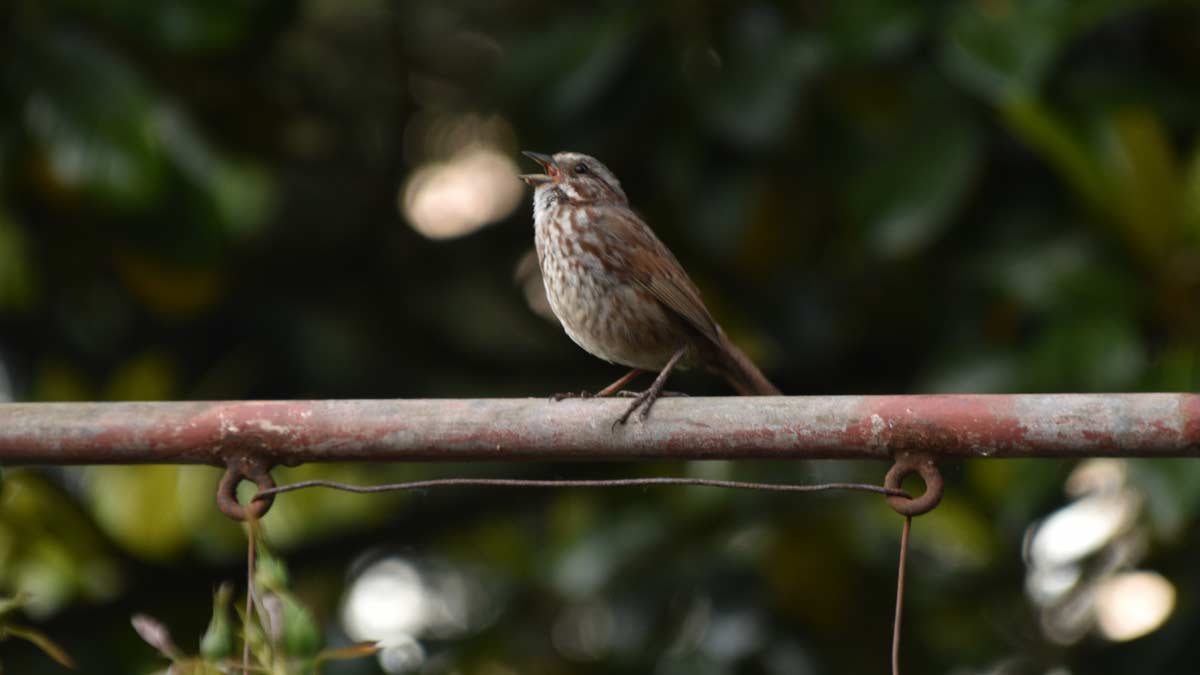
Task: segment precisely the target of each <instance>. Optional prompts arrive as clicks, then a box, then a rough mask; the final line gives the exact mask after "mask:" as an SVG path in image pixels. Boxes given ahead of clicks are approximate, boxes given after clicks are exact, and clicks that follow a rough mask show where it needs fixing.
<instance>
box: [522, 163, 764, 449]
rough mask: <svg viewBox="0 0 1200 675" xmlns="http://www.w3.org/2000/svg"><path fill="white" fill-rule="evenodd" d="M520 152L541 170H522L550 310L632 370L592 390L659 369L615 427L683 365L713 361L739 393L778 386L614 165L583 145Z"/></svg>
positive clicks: (595, 351) (641, 417)
mask: <svg viewBox="0 0 1200 675" xmlns="http://www.w3.org/2000/svg"><path fill="white" fill-rule="evenodd" d="M522 154H523V155H525V156H526V157H528V158H529V159H532V160H533V161H535V162H537V163H538V164H540V165H541V167H542V169H543V171H544V173H538V174H525V175H522V176H520V179H521V180H522V181H523V182H524V183H526V184H527V185H529V186H531V187H533V228H534V244H535V247H536V249H537V257H538V263H539V265H540V267H541V270H542V282H543V284H544V286H545V289H546V298H547V300H549V303H550V308H551V310H552V311H553V312H554V315H555V316H556V317H558V320H559V323H561V324H562V327H563V330H564V331H565V332H566V334H567V335H568V336H569V337H570V338H571V339H572V340H573V341H574V342H575V344H577V345H579V346H580V347H582V348H583V350H584V351H586V352H588V353H589V354H591V355H593V356H596V357H599V358H601V359H603V360H605V361H608V362H610V363H614V364H619V365H623V366H626V367H628V368H630V369H631V370H630V371H629V372H628V373H627V374H625V375H624V376H622V377H621V378H619V379H618V380H617V381H615V382H613V383H612V384H611V385H609V386H607V387H605V388H604V389H601V390H600V391H599V392H597V393H596V394H595V396H612V395H620V394H623V393H624V392H622V387H624V386H625V385H626V384H628V383H629V382H630V381H632V380H633V379H634V378H635V377H637V376H638V375H640V374H642V373H644V372H652V373H654V372H656V373H657V376H656V377H655V379H654V381H653V383H652V384H651V385H650V387H649V388H647V389H646V390H645V391H643V392H640V393H637V394H635V395H634V400H633V401H632V403H631V404H630V405H629V407H628V408H627V409H626V410H625V412H624V413H623V414H622V415H621V416H620V417H619V418H618V419H617V420H616V422H614V428H615V427H616V425H618V424H621V425H624V424H625V423H626V422H628V420H629V419H630V417H631V416H632V415H633V414H634V413H635V412H636V413H637V415H638V417H637V419H638V421H639V422H644V421H645V420H646V418H647V417H648V416H649V414H650V408H651V406H653V405H654V402H655V401H656V400H657V399H658V398H659V397H660V396H662V395H663V387H664V386H665V384H666V381H667V378H668V377H669V376H670V374H671V372H672V371H673V370H675V369H676V368H680V369H683V368H690V367H695V366H701V367H703V368H706V369H707V370H709V371H711V372H714V373H716V374H718V375H720V376H722V377H724V378H725V379H726V380H727V381H728V382H729V384H730V385H731V386H732V387H733V388H734V390H736V391H737V392H738V393H739V394H742V395H747V396H752V395H761V396H773V395H778V394H779V393H780V391H779V389H777V388H776V387H775V385H773V384H771V382H770V380H768V379H767V377H766V376H765V375H763V373H762V371H760V370H759V369H758V367H757V366H755V365H754V363H753V362H752V361H751V360H750V358H749V357H747V356H746V355H745V353H743V352H742V350H740V349H738V347H737V346H736V345H734V344H733V342H731V341H730V340H729V338H728V337H727V336H726V335H725V331H724V330H722V329H721V327H720V326H719V325H718V324H717V322H716V321H715V320H714V319H713V317H712V314H710V313H709V311H708V309H707V308H706V307H705V306H704V302H703V301H702V300H701V299H700V291H699V290H698V289H697V288H696V284H694V283H693V282H692V280H691V278H689V277H688V275H687V272H685V271H684V270H683V266H682V265H680V264H679V260H677V259H676V258H675V255H674V254H672V253H671V251H670V249H668V248H667V247H666V245H665V244H663V243H662V241H660V240H659V238H658V237H657V236H656V235H655V234H654V231H653V230H651V229H650V226H649V225H647V224H646V222H645V221H644V220H642V218H641V217H640V216H639V215H638V214H637V213H635V212H634V211H633V209H632V208H631V207H630V205H629V199H628V197H626V195H625V191H624V190H623V189H622V188H621V183H620V181H618V180H617V178H616V176H615V175H613V173H612V171H610V170H609V169H608V167H606V166H604V164H602V163H600V161H598V160H597V159H596V158H594V157H590V156H588V155H585V154H582V153H578V152H559V153H555V154H554V155H547V154H543V153H538V152H528V151H526V152H523V153H522ZM584 395H587V394H584Z"/></svg>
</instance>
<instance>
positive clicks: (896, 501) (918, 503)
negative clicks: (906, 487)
mask: <svg viewBox="0 0 1200 675" xmlns="http://www.w3.org/2000/svg"><path fill="white" fill-rule="evenodd" d="M912 473H916V474H919V475H920V476H921V480H922V481H923V482H924V483H925V494H923V495H921V496H920V497H913V498H911V499H910V498H905V497H898V496H892V497H888V498H887V501H888V504H889V505H890V506H891V507H892V510H894V511H895V512H896V513H899V514H900V515H902V516H910V517H911V516H919V515H921V514H924V513H929V512H930V511H932V510H933V508H934V507H935V506H937V505H938V502H940V501H942V487H943V486H944V481H943V480H942V474H941V473H939V472H938V470H937V465H936V464H934V462H933V458H932V457H929V456H928V455H916V454H910V453H904V454H902V455H900V456H898V457H897V458H896V462H895V464H892V468H891V469H888V472H887V476H885V477H884V479H883V486H884V487H886V488H888V489H890V490H899V489H900V483H901V482H902V481H903V480H904V478H905V477H906V476H908V475H909V474H912Z"/></svg>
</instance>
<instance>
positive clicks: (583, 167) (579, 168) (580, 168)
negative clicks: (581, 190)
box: [575, 162, 588, 175]
mask: <svg viewBox="0 0 1200 675" xmlns="http://www.w3.org/2000/svg"><path fill="white" fill-rule="evenodd" d="M587 172H588V168H587V164H584V163H583V162H580V163H578V164H576V165H575V173H577V174H579V175H583V174H585V173H587Z"/></svg>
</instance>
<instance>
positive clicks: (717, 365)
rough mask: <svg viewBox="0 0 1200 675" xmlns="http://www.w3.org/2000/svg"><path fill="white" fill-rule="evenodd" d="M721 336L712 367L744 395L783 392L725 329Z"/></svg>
mask: <svg viewBox="0 0 1200 675" xmlns="http://www.w3.org/2000/svg"><path fill="white" fill-rule="evenodd" d="M720 337H721V345H720V349H719V351H718V352H717V354H716V356H715V358H713V359H712V361H711V362H710V363H709V368H710V369H712V370H713V371H714V372H716V373H717V374H719V375H721V376H722V377H724V378H725V379H726V380H728V381H729V384H730V385H731V386H732V387H733V388H734V389H735V390H737V393H739V394H741V395H742V396H779V395H780V394H781V393H782V392H780V391H779V389H778V388H776V386H775V385H773V384H771V381H770V380H768V379H767V376H766V375H763V374H762V371H761V370H759V369H758V366H756V365H754V362H753V361H751V360H750V357H748V356H746V354H745V352H743V351H742V350H740V349H738V347H737V345H735V344H733V342H731V341H730V340H729V338H728V337H726V336H725V332H724V331H721V332H720Z"/></svg>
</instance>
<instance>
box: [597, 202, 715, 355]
mask: <svg viewBox="0 0 1200 675" xmlns="http://www.w3.org/2000/svg"><path fill="white" fill-rule="evenodd" d="M593 215H594V216H595V217H596V220H595V223H594V224H595V225H596V226H597V227H596V231H597V232H598V233H600V236H601V237H606V238H608V241H606V242H604V245H602V246H600V247H598V249H599V250H598V251H596V254H597V255H598V256H599V257H600V258H601V260H602V261H603V262H604V263H605V264H606V265H608V267H609V268H610V269H612V270H616V271H624V272H625V273H626V274H628V275H629V281H630V282H632V283H636V284H638V285H640V286H642V287H643V288H645V289H646V290H647V291H649V292H650V293H651V294H652V295H653V296H654V297H655V298H657V299H658V300H659V301H660V302H662V303H663V305H665V306H666V307H667V309H670V310H671V311H673V312H674V313H676V314H678V315H679V316H680V317H681V318H683V319H684V321H686V322H687V323H688V324H689V325H690V326H692V327H693V328H695V329H696V331H697V332H699V333H700V334H701V335H703V336H705V337H707V338H708V339H710V340H712V341H713V343H714V344H717V345H720V344H721V343H722V340H721V329H719V328H717V324H716V322H715V321H713V318H712V315H710V314H709V313H708V309H706V308H705V307H704V303H703V302H702V301H701V300H700V291H699V290H698V289H697V288H696V284H694V283H692V280H691V279H689V278H688V275H687V272H684V271H683V266H682V265H680V264H679V261H678V260H676V259H675V255H674V254H672V253H671V251H670V250H669V249H668V248H667V247H666V245H664V244H663V243H662V242H661V241H659V239H658V237H656V236H655V235H654V231H653V230H651V229H650V227H649V226H647V225H646V224H645V223H644V222H642V219H641V218H639V217H638V216H637V214H635V213H634V212H633V211H630V210H629V209H625V208H620V207H611V206H610V207H603V208H600V209H596V211H595V212H594V214H593Z"/></svg>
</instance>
